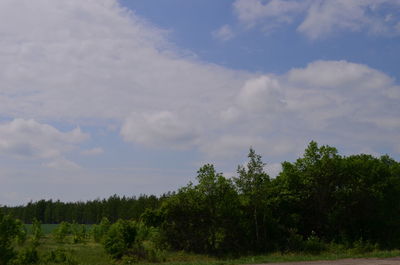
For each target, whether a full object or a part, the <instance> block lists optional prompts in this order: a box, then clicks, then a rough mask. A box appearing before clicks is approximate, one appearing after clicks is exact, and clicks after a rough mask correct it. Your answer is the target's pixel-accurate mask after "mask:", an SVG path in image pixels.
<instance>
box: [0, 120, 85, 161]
mask: <svg viewBox="0 0 400 265" xmlns="http://www.w3.org/2000/svg"><path fill="white" fill-rule="evenodd" d="M88 137H89V136H88V135H87V134H85V133H83V132H82V131H81V130H80V129H79V128H76V129H74V130H72V131H69V132H61V131H59V130H57V129H56V128H54V127H52V126H50V125H47V124H42V123H39V122H36V121H35V120H32V119H31V120H24V119H14V120H13V121H11V122H6V123H2V124H0V152H1V153H3V154H5V155H7V156H13V157H17V158H32V159H52V158H57V157H60V156H61V155H62V154H63V153H66V152H68V151H70V150H72V149H74V148H75V147H76V146H77V144H79V143H80V142H82V141H84V140H86V139H88Z"/></svg>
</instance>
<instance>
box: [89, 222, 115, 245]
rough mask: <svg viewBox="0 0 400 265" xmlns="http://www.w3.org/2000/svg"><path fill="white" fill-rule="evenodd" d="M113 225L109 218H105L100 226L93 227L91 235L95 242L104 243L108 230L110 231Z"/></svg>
mask: <svg viewBox="0 0 400 265" xmlns="http://www.w3.org/2000/svg"><path fill="white" fill-rule="evenodd" d="M110 226H111V223H110V221H109V220H108V218H107V217H103V219H101V222H100V224H98V225H93V227H92V229H91V233H92V236H93V240H94V241H95V242H97V243H100V242H102V240H103V238H104V236H105V235H106V234H107V232H108V230H109V229H110Z"/></svg>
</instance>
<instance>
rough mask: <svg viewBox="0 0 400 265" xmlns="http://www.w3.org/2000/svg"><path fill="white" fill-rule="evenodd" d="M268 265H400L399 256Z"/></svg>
mask: <svg viewBox="0 0 400 265" xmlns="http://www.w3.org/2000/svg"><path fill="white" fill-rule="evenodd" d="M258 265H267V264H258ZM268 265H400V257H397V258H387V259H379V258H368V259H341V260H323V261H302V262H283V263H268Z"/></svg>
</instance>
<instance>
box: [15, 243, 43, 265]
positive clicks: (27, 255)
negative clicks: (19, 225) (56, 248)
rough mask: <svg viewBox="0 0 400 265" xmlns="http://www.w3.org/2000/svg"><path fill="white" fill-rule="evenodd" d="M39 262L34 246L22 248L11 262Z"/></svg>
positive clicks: (25, 263)
mask: <svg viewBox="0 0 400 265" xmlns="http://www.w3.org/2000/svg"><path fill="white" fill-rule="evenodd" d="M38 262H39V254H38V251H37V249H36V246H32V247H28V248H24V249H22V250H21V251H20V252H19V253H18V255H17V258H16V259H15V260H13V264H15V265H28V264H36V263H38Z"/></svg>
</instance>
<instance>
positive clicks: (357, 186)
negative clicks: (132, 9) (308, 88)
mask: <svg viewBox="0 0 400 265" xmlns="http://www.w3.org/2000/svg"><path fill="white" fill-rule="evenodd" d="M264 166H265V163H264V162H263V161H262V157H261V156H260V155H258V154H256V152H255V151H254V150H253V149H250V152H249V154H248V163H247V165H245V166H238V168H237V177H234V178H227V177H225V176H223V174H221V173H218V172H217V171H216V169H215V168H214V166H213V165H211V164H207V165H204V166H203V167H201V168H200V169H199V171H198V175H197V181H196V183H189V184H188V185H187V186H185V187H182V188H180V189H179V190H177V191H175V192H171V193H166V194H164V195H162V196H159V197H157V196H146V195H141V196H139V197H129V198H126V197H119V196H116V195H115V196H112V197H110V198H108V199H104V200H94V201H88V202H75V203H63V202H60V201H51V200H49V201H45V200H41V201H38V202H30V203H28V204H27V205H25V206H19V207H2V209H3V212H5V213H7V214H11V215H12V216H14V217H16V218H19V219H21V220H22V221H23V222H25V223H31V222H32V220H33V219H34V218H37V219H38V220H40V221H41V222H42V223H60V222H62V221H68V222H73V221H76V222H78V223H87V224H94V223H99V222H100V221H101V219H102V218H103V217H106V218H108V219H109V220H110V221H111V222H115V221H117V220H118V219H130V220H137V221H140V222H143V223H145V224H146V225H147V226H152V227H156V228H158V229H159V231H160V232H161V234H162V236H163V240H164V242H165V243H166V244H168V246H170V248H172V249H176V250H186V251H191V252H196V253H212V254H219V253H249V252H252V253H254V252H268V251H276V250H281V251H286V250H287V251H291V250H299V249H300V250H301V249H302V248H303V247H306V246H308V247H312V246H313V244H314V245H315V246H319V243H320V242H324V243H338V244H343V245H346V246H350V245H352V244H356V243H358V244H361V243H362V244H375V245H377V246H379V247H380V248H399V247H400V163H399V162H397V161H395V160H394V159H392V158H390V157H389V156H387V155H385V156H382V157H380V158H376V157H373V156H371V155H367V154H358V155H351V156H341V155H339V154H338V151H337V150H336V148H334V147H330V146H318V144H317V143H316V142H311V143H310V144H309V145H308V147H307V149H306V150H305V152H304V155H303V156H302V157H300V158H298V159H297V160H296V161H295V162H283V163H282V171H281V172H280V174H279V175H278V176H277V177H276V178H270V176H269V175H268V174H267V173H266V172H265V171H264ZM360 242H361V243H360Z"/></svg>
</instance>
